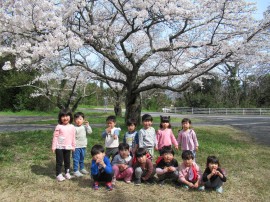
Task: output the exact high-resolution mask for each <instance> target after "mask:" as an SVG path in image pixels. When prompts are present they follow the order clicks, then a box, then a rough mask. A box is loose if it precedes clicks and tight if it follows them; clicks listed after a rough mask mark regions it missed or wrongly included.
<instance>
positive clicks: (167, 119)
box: [159, 116, 172, 128]
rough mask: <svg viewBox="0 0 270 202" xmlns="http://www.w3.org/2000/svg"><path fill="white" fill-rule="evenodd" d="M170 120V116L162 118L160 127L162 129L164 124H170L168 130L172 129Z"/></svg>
mask: <svg viewBox="0 0 270 202" xmlns="http://www.w3.org/2000/svg"><path fill="white" fill-rule="evenodd" d="M170 118H171V117H170V116H160V124H159V127H160V128H162V123H169V125H168V128H171V127H172V125H171V124H170Z"/></svg>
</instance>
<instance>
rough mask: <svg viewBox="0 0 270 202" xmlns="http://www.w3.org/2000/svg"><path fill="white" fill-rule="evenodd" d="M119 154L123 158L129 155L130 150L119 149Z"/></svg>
mask: <svg viewBox="0 0 270 202" xmlns="http://www.w3.org/2000/svg"><path fill="white" fill-rule="evenodd" d="M119 154H120V156H121V157H122V158H123V159H125V158H127V157H128V156H129V150H127V149H124V150H119Z"/></svg>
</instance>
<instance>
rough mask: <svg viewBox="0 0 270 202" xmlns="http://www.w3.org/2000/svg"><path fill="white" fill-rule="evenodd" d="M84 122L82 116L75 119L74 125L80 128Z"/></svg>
mask: <svg viewBox="0 0 270 202" xmlns="http://www.w3.org/2000/svg"><path fill="white" fill-rule="evenodd" d="M83 122H84V118H83V117H82V116H79V117H78V118H76V119H75V124H76V125H77V126H81V125H82V124H83Z"/></svg>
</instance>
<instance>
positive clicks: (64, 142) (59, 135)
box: [52, 109, 76, 182]
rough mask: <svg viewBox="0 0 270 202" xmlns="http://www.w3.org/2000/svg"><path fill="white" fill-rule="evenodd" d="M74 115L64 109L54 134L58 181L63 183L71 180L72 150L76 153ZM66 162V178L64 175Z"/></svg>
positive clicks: (59, 115)
mask: <svg viewBox="0 0 270 202" xmlns="http://www.w3.org/2000/svg"><path fill="white" fill-rule="evenodd" d="M72 120H73V118H72V113H71V111H70V110H69V109H62V110H61V111H60V112H59V114H58V123H59V124H58V125H57V126H56V128H55V130H54V133H53V140H52V151H53V153H55V156H56V179H57V181H59V182H61V181H64V180H65V179H70V178H71V176H70V173H69V172H70V150H72V151H75V134H76V130H75V127H74V126H73V125H72V124H71V123H72ZM63 161H64V166H65V177H64V176H63V175H62V171H61V170H62V164H63Z"/></svg>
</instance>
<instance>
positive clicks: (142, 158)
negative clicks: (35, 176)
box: [137, 155, 147, 163]
mask: <svg viewBox="0 0 270 202" xmlns="http://www.w3.org/2000/svg"><path fill="white" fill-rule="evenodd" d="M137 160H138V162H140V163H145V162H146V160H147V157H146V155H143V156H141V157H137Z"/></svg>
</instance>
